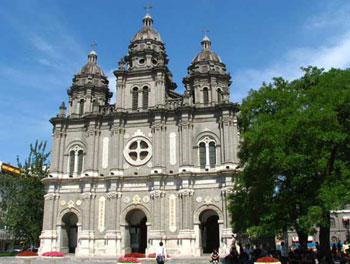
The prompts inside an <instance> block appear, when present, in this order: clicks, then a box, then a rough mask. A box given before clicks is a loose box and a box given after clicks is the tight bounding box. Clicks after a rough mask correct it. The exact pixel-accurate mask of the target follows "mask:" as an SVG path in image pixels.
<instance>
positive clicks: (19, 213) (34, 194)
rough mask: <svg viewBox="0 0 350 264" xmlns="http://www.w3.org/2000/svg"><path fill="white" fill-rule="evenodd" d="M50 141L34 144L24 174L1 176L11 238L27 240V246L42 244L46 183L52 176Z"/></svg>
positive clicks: (4, 215) (5, 218) (5, 222)
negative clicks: (50, 171)
mask: <svg viewBox="0 0 350 264" xmlns="http://www.w3.org/2000/svg"><path fill="white" fill-rule="evenodd" d="M45 149H46V142H40V143H38V141H36V142H35V144H34V145H30V154H29V157H28V158H27V159H26V160H25V163H24V164H23V165H22V164H21V163H20V162H18V163H19V164H18V166H19V167H20V168H21V170H22V172H23V173H22V175H17V174H11V173H6V174H4V175H2V177H0V186H1V197H2V199H1V202H0V203H1V208H2V210H1V221H2V223H3V225H4V226H5V227H6V230H7V232H8V235H9V237H10V238H11V239H13V240H14V239H16V240H18V239H20V240H23V241H25V243H24V245H33V244H38V241H39V235H40V232H41V230H42V221H43V205H44V199H43V196H44V194H45V192H44V185H43V184H42V182H41V180H42V179H43V178H45V177H47V175H48V169H49V168H48V157H49V153H47V152H46V150H45Z"/></svg>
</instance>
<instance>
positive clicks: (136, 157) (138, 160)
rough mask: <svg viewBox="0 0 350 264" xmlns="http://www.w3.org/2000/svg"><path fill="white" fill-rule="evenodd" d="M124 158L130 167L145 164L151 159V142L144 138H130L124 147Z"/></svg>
mask: <svg viewBox="0 0 350 264" xmlns="http://www.w3.org/2000/svg"><path fill="white" fill-rule="evenodd" d="M124 157H125V159H126V160H127V161H128V162H129V163H130V164H131V165H135V166H140V165H143V164H145V163H147V162H148V161H149V160H150V158H151V157H152V146H151V142H150V141H149V140H148V139H146V138H144V137H137V138H132V139H131V140H130V141H129V142H128V143H127V144H126V146H125V149H124Z"/></svg>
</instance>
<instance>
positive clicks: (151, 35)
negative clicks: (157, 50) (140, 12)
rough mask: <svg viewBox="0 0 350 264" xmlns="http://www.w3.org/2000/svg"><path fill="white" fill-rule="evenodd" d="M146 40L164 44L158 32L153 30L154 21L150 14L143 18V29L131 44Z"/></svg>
mask: <svg viewBox="0 0 350 264" xmlns="http://www.w3.org/2000/svg"><path fill="white" fill-rule="evenodd" d="M145 39H151V40H155V41H160V42H163V41H162V38H161V37H160V34H159V33H158V31H157V30H155V29H154V28H153V19H152V17H151V15H150V14H146V15H145V17H144V18H143V28H142V29H140V31H139V32H137V33H136V34H135V36H134V37H133V38H132V40H131V42H134V41H138V40H145Z"/></svg>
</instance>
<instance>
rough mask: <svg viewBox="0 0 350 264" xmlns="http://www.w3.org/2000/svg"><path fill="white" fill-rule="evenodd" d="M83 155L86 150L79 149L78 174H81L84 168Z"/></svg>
mask: <svg viewBox="0 0 350 264" xmlns="http://www.w3.org/2000/svg"><path fill="white" fill-rule="evenodd" d="M83 155H84V152H83V151H82V150H79V151H78V174H81V172H82V170H83Z"/></svg>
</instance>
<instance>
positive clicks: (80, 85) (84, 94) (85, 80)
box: [67, 44, 112, 117]
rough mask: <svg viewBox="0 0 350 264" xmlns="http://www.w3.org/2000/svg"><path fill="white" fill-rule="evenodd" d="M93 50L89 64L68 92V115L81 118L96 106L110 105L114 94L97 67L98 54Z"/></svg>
mask: <svg viewBox="0 0 350 264" xmlns="http://www.w3.org/2000/svg"><path fill="white" fill-rule="evenodd" d="M92 46H93V49H92V50H91V52H90V54H89V55H88V63H87V64H86V65H85V66H84V67H82V69H81V70H80V71H79V72H78V73H77V74H76V75H75V76H74V78H73V84H72V86H71V88H70V89H68V90H67V92H68V95H69V107H68V115H69V116H73V117H74V116H75V117H79V116H82V115H84V114H87V113H91V112H93V108H94V106H98V105H106V104H109V101H110V98H111V97H112V93H111V92H110V91H109V88H108V79H107V76H106V75H105V74H104V72H103V70H102V69H101V68H100V67H99V66H98V65H97V53H96V52H95V50H94V46H96V44H93V45H92Z"/></svg>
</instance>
